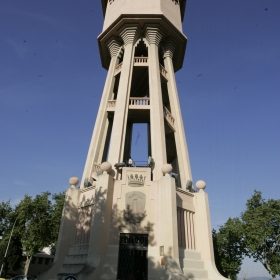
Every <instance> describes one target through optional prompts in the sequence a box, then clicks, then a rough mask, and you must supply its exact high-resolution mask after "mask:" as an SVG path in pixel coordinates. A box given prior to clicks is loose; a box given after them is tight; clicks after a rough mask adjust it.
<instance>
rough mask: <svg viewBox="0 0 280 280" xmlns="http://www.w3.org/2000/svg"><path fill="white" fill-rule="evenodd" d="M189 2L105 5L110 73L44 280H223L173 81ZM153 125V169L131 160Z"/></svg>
mask: <svg viewBox="0 0 280 280" xmlns="http://www.w3.org/2000/svg"><path fill="white" fill-rule="evenodd" d="M185 5H186V0H141V1H139V0H102V7H103V12H104V26H103V30H102V33H101V34H100V36H99V37H98V43H99V49H100V56H101V61H102V66H103V67H104V68H105V69H107V70H108V74H107V78H106V81H105V86H104V90H103V94H102V98H101V103H100V107H99V111H98V114H97V119H96V123H95V127H94V131H93V135H92V139H91V143H90V147H89V152H88V156H87V159H86V164H85V169H84V173H83V177H82V180H81V185H80V187H79V188H76V186H77V185H78V180H77V178H71V179H70V185H71V187H70V188H69V189H68V190H67V192H66V200H65V205H64V210H63V215H62V220H61V226H60V232H59V237H58V242H57V252H56V255H55V259H54V263H53V265H52V267H51V268H50V269H48V270H47V271H45V272H43V273H41V274H40V275H39V279H46V280H49V279H61V280H66V279H81V280H82V279H85V280H86V279H87V280H88V279H122V280H126V279H136V280H138V279H212V280H214V279H215V280H216V279H225V278H223V277H222V276H220V275H219V274H218V272H217V270H216V268H215V264H214V255H213V244H212V234H211V231H212V229H211V224H210V214H209V206H208V198H207V194H206V193H205V192H204V188H205V184H204V182H203V181H200V182H199V183H198V184H197V188H198V190H199V191H197V192H195V191H194V189H193V187H192V177H191V169H190V162H189V156H188V150H187V145H186V139H185V132H184V126H183V121H182V116H181V109H180V104H179V99H178V93H177V87H176V81H175V75H174V72H175V71H177V70H179V69H180V68H181V67H182V64H183V59H184V53H185V48H186V42H187V38H186V37H185V35H184V34H183V32H182V24H181V23H182V21H183V18H184V11H185ZM136 123H145V124H147V130H148V133H147V134H148V141H147V142H148V147H147V151H148V154H147V155H146V157H147V163H146V164H144V165H143V164H138V162H137V159H136V161H135V162H133V161H132V159H130V153H131V141H132V129H133V125H134V124H136Z"/></svg>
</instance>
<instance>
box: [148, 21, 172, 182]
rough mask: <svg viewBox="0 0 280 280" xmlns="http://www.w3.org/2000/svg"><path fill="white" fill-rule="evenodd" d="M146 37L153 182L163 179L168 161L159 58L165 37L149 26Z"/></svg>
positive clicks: (156, 28)
mask: <svg viewBox="0 0 280 280" xmlns="http://www.w3.org/2000/svg"><path fill="white" fill-rule="evenodd" d="M145 35H146V39H147V41H148V43H149V90H150V105H151V109H150V132H151V134H150V135H151V152H152V155H151V156H152V157H153V159H154V161H155V166H154V170H153V180H154V181H156V180H159V179H160V178H161V166H162V165H163V164H165V163H166V161H167V158H166V144H165V130H164V115H163V103H162V91H161V81H160V69H159V58H158V46H159V43H160V41H161V39H162V37H163V32H162V31H161V29H160V28H159V27H157V26H155V27H151V26H148V27H147V28H146V34H145Z"/></svg>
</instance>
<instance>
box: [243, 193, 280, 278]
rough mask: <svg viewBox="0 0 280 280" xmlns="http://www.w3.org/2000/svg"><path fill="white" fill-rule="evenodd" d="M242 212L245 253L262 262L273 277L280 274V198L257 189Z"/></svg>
mask: <svg viewBox="0 0 280 280" xmlns="http://www.w3.org/2000/svg"><path fill="white" fill-rule="evenodd" d="M246 206H247V209H246V211H245V212H243V213H242V214H241V219H242V223H243V237H244V242H245V245H246V250H245V254H246V255H247V256H249V257H251V258H253V259H254V261H255V262H258V261H259V262H261V263H262V264H263V266H264V267H265V269H266V270H267V271H268V272H269V274H270V275H271V276H272V278H273V279H276V275H280V200H275V199H268V200H267V201H265V200H264V199H263V198H262V193H261V192H258V191H255V193H254V195H253V196H252V198H251V199H249V200H247V203H246Z"/></svg>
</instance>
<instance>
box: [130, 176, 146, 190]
mask: <svg viewBox="0 0 280 280" xmlns="http://www.w3.org/2000/svg"><path fill="white" fill-rule="evenodd" d="M127 178H128V185H129V186H131V187H141V186H144V184H145V179H146V176H143V175H142V174H140V175H138V174H130V175H128V176H127Z"/></svg>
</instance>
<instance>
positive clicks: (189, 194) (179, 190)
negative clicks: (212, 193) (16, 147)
mask: <svg viewBox="0 0 280 280" xmlns="http://www.w3.org/2000/svg"><path fill="white" fill-rule="evenodd" d="M176 191H177V192H180V193H183V194H186V195H188V196H191V197H194V194H193V193H191V192H189V191H185V190H183V189H180V188H176Z"/></svg>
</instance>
